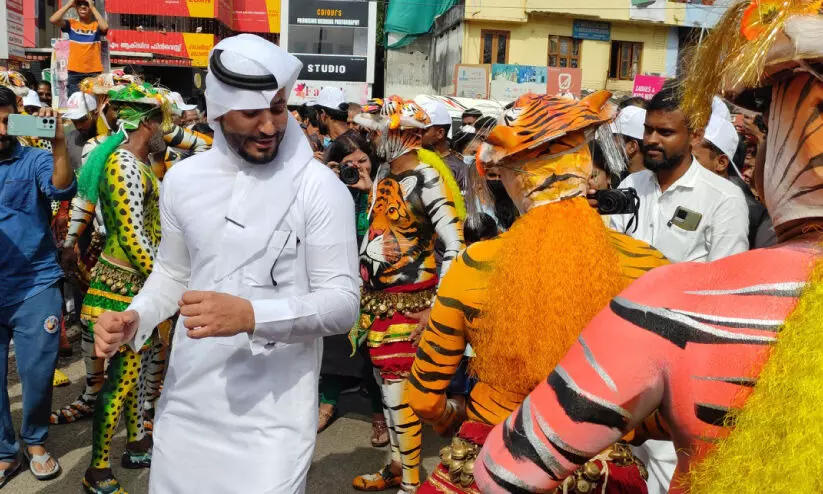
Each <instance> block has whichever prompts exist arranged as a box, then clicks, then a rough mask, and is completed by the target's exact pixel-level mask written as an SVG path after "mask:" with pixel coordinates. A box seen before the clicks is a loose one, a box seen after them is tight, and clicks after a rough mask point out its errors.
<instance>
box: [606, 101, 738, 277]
mask: <svg viewBox="0 0 823 494" xmlns="http://www.w3.org/2000/svg"><path fill="white" fill-rule="evenodd" d="M679 106H680V97H679V95H678V94H677V90H676V89H675V88H674V87H673V86H667V87H664V88H663V90H662V91H660V92H659V93H657V94H656V95H655V96H654V98H652V100H651V101H650V102H649V106H648V108H647V109H646V122H645V126H644V132H643V164H644V166H645V167H646V169H645V170H642V171H639V172H637V173H633V174H631V175H629V176H628V177H626V179H625V180H623V182H621V184H620V188H627V187H632V188H634V189H635V190H637V194H638V196H639V197H640V210H639V212H638V218H637V229H636V230H635V229H634V227H631V228H629V226H630V225H629V222H630V220H631V219H632V217H631V215H628V214H625V215H613V216H612V225H611V226H612V228H614V229H615V230H617V231H619V232H626V233H628V234H629V235H631V236H632V237H634V238H636V239H638V240H643V241H644V242H647V243H649V244H651V245H652V246H653V247H655V248H657V249H658V250H659V251H661V252H662V253H663V254H664V255H665V256H666V258H668V259H669V260H670V261H672V262H681V261H703V262H705V261H715V260H717V259H720V258H723V257H726V256H729V255H732V254H737V253H740V252H745V251H746V250H748V248H749V240H748V231H749V216H748V208H747V207H746V200H745V199H744V197H743V194H742V193H741V192H740V189H739V188H738V187H736V186H735V185H734V184H732V183H731V182H729V181H728V180H726V179H724V178H722V177H720V176H718V175H716V174H714V173H712V172H710V171H709V170H707V169H706V168H704V167H703V166H701V165H700V163H699V162H698V161H697V160H696V159H695V158H694V157H693V156H692V149H691V140H692V137H693V135H694V130H693V129H691V127H690V125H689V122H688V120H687V118H686V115H685V114H684V113H683V112H682V111H680V109H679Z"/></svg>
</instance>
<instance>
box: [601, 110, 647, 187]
mask: <svg viewBox="0 0 823 494" xmlns="http://www.w3.org/2000/svg"><path fill="white" fill-rule="evenodd" d="M641 100H642V101H646V100H644V99H642V98H641ZM645 122H646V110H644V109H643V108H640V107H637V106H627V107H626V108H623V109H622V110H620V113H618V114H617V118H616V119H615V120H614V122H612V124H611V125H609V129H610V130H611V131H612V134H614V135H615V136H616V137H617V141H618V143H620V145H621V146H622V147H623V150H624V151H625V153H626V160H627V163H626V165H627V167H628V171H629V173H635V172H639V171H641V170H643V125H644V124H645Z"/></svg>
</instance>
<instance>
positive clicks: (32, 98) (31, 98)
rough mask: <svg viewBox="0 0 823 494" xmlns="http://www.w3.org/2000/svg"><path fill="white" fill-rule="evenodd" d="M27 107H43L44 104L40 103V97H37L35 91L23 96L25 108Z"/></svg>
mask: <svg viewBox="0 0 823 494" xmlns="http://www.w3.org/2000/svg"><path fill="white" fill-rule="evenodd" d="M26 106H36V107H38V108H40V107H42V106H43V103H41V102H40V96H38V95H37V92H35V91H29V92H28V93H26V95H25V96H23V107H26Z"/></svg>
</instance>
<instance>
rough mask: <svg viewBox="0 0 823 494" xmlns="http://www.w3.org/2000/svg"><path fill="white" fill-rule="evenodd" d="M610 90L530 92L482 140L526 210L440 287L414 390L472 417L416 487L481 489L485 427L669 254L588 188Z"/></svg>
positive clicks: (435, 415) (423, 406)
mask: <svg viewBox="0 0 823 494" xmlns="http://www.w3.org/2000/svg"><path fill="white" fill-rule="evenodd" d="M609 96H611V94H610V93H608V92H606V91H601V92H598V93H595V94H593V95H591V96H589V97H587V98H585V99H584V100H582V101H580V102H575V101H574V100H570V99H565V98H556V97H549V96H538V95H526V96H523V97H521V98H519V99H518V100H517V101H516V102H515V104H514V106H513V108H511V109H510V110H508V111H507V112H506V113H504V115H503V118H502V119H501V122H500V123H499V124H498V126H497V127H495V128H494V129H493V130H492V131H491V134H490V135H489V136H488V138H487V141H486V144H484V145H483V147H482V148H481V151H480V153H479V155H480V163H481V165H480V166H485V167H487V168H489V167H495V169H496V170H497V171H498V172H499V173H500V175H501V178H502V180H503V184H504V186H505V188H506V191H507V192H508V193H509V195H510V196H511V197H512V200H513V201H514V203H515V205H517V207H518V209H519V210H520V212H521V214H522V216H521V217H520V218H519V219H518V220H517V221H516V222H515V223H514V225H513V226H512V228H511V230H509V231H508V232H506V233H503V234H502V235H501V236H499V237H497V238H495V239H493V240H488V241H484V242H478V243H476V244H473V245H471V246H470V247H468V248H467V249H466V251H465V252H464V253H463V254H462V255H461V256H460V257H459V258H458V259H457V260H456V261H455V262H454V263H453V265H452V268H451V270H450V271H449V274H448V275H447V276H446V278H445V279H444V280H443V282H442V284H441V286H440V288H439V290H438V293H437V301H436V303H435V306H434V309H433V310H432V314H431V318H430V319H429V323H428V326H427V328H426V331H425V332H424V333H423V339H422V341H421V343H420V346H419V348H418V349H417V357H416V359H415V362H414V366H413V368H412V376H411V377H410V378H409V384H408V385H407V387H406V393H407V397H408V401H409V404H410V405H411V407H412V409H413V410H414V411H415V413H417V414H418V415H419V416H420V418H421V419H422V420H424V421H426V422H429V423H431V424H433V426H434V428H435V429H436V430H437V431H439V432H441V433H444V432H447V431H450V430H451V429H453V428H454V427H455V426H457V425H459V421H460V420H461V419H463V418H468V420H467V421H466V422H465V423H463V424H462V426H461V427H460V431H459V432H458V434H457V436H456V437H455V438H454V440H453V442H452V445H451V446H450V447H447V448H444V450H443V451H441V460H442V463H441V464H440V466H438V468H437V469H436V470H435V471H434V472H433V473H432V475H431V476H430V477H429V479H428V481H427V482H426V483H425V484H424V485H423V487H422V488H421V489H420V491H418V493H419V494H423V493H427V494H433V493H457V492H468V493H477V492H480V491H479V489H478V488H477V486H476V485H475V484H474V482H473V477H472V471H473V464H474V461H475V457H476V454H477V452H478V451H479V450H480V446H482V444H483V441H484V439H485V436H486V434H488V432H489V431H490V430H491V428H492V427H493V426H494V425H496V424H499V423H500V422H502V421H503V420H505V419H506V418H507V417H508V416H509V415H510V414H511V412H512V411H513V410H514V409H515V408H516V407H517V406H518V405H519V404H520V403H522V402H523V400H524V399H525V397H526V395H527V394H528V392H529V391H530V390H531V389H532V388H533V387H534V386H536V385H537V384H538V383H539V382H541V381H542V380H544V379H545V377H546V376H547V375H548V374H549V372H551V369H552V368H553V367H554V365H555V364H556V363H557V362H558V361H559V360H560V358H561V357H562V356H563V355H564V354H565V352H566V350H568V348H569V347H570V346H571V345H572V343H573V342H574V341H575V340H576V339H577V335H578V334H579V333H580V331H581V330H582V329H583V327H584V326H585V324H586V323H587V322H588V321H589V320H590V319H591V317H593V316H594V315H595V314H596V313H597V312H598V311H599V309H600V308H602V307H603V306H605V305H606V304H607V303H608V301H609V299H610V298H611V297H613V296H614V295H616V294H617V293H618V292H619V291H620V290H621V289H623V288H624V287H625V286H627V285H628V284H629V283H630V282H631V281H632V280H634V279H636V278H638V277H639V276H641V275H642V274H645V273H646V272H647V271H648V270H650V269H652V268H654V267H657V266H660V265H663V264H666V263H667V261H666V259H665V258H664V257H663V255H662V254H660V253H659V252H658V251H656V250H655V249H653V248H651V247H650V246H649V245H647V244H645V243H643V242H640V241H637V240H634V239H632V238H631V237H629V236H627V235H624V234H619V233H617V232H614V231H611V230H608V229H607V228H606V227H605V226H604V224H603V222H602V220H601V219H600V218H599V216H598V214H597V212H596V211H595V210H594V209H592V208H591V207H590V206H589V205H588V203H587V202H586V199H585V198H584V196H583V194H584V193H585V191H586V187H587V181H588V177H589V175H590V174H591V171H592V159H591V154H590V153H589V147H588V141H589V139H590V138H591V137H592V136H593V134H594V133H595V129H596V128H597V127H599V126H601V125H603V124H605V123H607V122H608V121H609V120H610V119H611V116H612V107H611V105H610V104H609V103H608V99H609ZM467 344H471V346H472V349H473V350H474V352H475V354H476V356H475V357H474V358H472V359H471V363H470V364H469V368H470V372H471V373H472V374H473V375H475V376H476V377H477V379H478V382H477V384H476V385H475V386H474V388H473V389H472V391H471V393H470V395H469V397H468V400H467V405H466V411H465V415H466V417H464V416H463V415H464V414H463V412H462V411H461V410H459V409H458V405H457V404H456V402H453V401H452V400H449V399H447V396H446V392H447V388H448V384H449V381H450V379H451V377H452V376H453V375H454V373H455V372H456V370H457V368H458V365H459V363H460V358H461V356H462V355H463V353H464V350H465V349H466V346H467ZM623 450H624V451H625V450H626V448H624V449H623ZM629 458H630V457H628V456H627V457H626V460H627V462H626V463H627V465H625V466H618V465H617V464H615V463H613V462H612V464H611V469H612V472H613V474H612V476H613V478H617V477H620V475H618V474H616V473H614V472H615V471H616V470H617V469H623V472H622V476H623V477H624V478H626V479H627V480H628V481H629V482H631V483H632V485H637V486H638V488H640V489H641V490H642V492H645V484H644V482H643V480H642V478H641V474H640V467H637V466H634V465H631V464H628V460H629ZM591 468H595V469H598V470H599V468H600V467H595V466H594V465H592V466H591V467H590V469H591ZM588 473H589V474H591V473H592V472H591V471H590V472H588ZM591 480H592V482H591V483H587V484H586V485H587V486H589V487H590V488H591V489H594V487H595V485H599V484H602V483H603V482H602V481H601V480H600V475H599V474H598V475H596V476H594V475H592V479H591ZM610 483H611V484H612V485H611V487H614V484H615V483H616V484H620V485H622V486H623V487H625V485H623V483H622V481H615V480H612V481H611V482H610ZM572 492H574V491H572ZM598 492H599V491H598ZM609 492H612V491H609ZM637 492H640V491H637Z"/></svg>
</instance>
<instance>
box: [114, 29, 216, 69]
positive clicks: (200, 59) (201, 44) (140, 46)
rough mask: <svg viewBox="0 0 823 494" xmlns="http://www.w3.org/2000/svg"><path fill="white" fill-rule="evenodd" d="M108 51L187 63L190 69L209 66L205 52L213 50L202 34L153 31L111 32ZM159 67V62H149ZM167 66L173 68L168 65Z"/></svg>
mask: <svg viewBox="0 0 823 494" xmlns="http://www.w3.org/2000/svg"><path fill="white" fill-rule="evenodd" d="M106 37H107V38H108V40H109V48H110V49H111V51H113V52H115V51H131V52H142V53H156V54H160V55H169V56H172V57H178V58H183V59H191V66H192V67H207V66H208V65H209V50H211V49H212V47H214V35H213V34H205V33H166V34H163V33H160V32H154V31H122V30H117V29H112V30H110V31H109V34H108V35H107V36H106ZM152 62H153V63H159V64H162V63H163V60H162V59H158V60H153V61H152ZM168 65H175V64H174V63H169V64H168Z"/></svg>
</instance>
